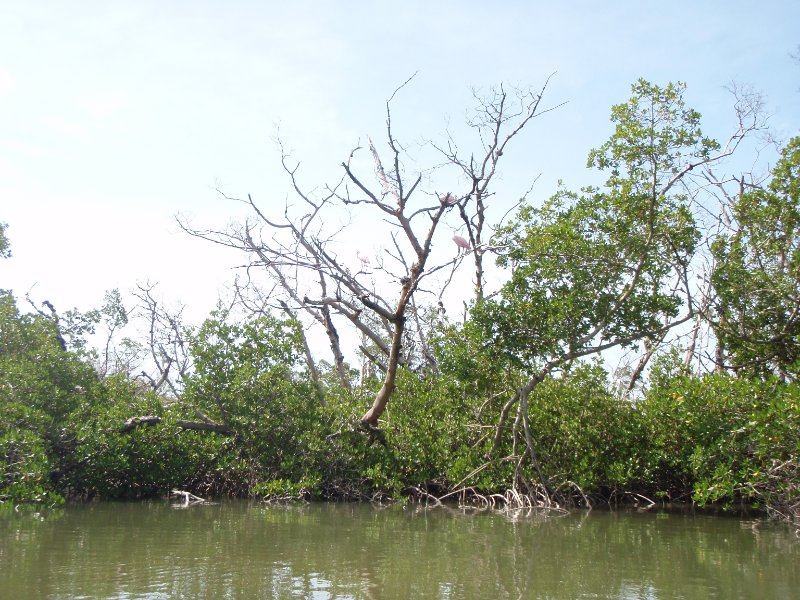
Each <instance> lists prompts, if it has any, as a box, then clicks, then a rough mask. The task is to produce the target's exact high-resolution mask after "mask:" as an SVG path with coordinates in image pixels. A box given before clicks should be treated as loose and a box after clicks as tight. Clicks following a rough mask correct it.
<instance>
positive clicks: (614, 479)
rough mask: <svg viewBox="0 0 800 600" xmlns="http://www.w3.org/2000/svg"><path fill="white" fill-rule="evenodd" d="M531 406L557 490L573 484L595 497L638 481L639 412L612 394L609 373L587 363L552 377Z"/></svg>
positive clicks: (542, 456)
mask: <svg viewBox="0 0 800 600" xmlns="http://www.w3.org/2000/svg"><path fill="white" fill-rule="evenodd" d="M528 407H529V415H528V419H529V422H530V428H531V430H532V431H533V432H534V436H535V444H536V448H537V450H538V454H539V458H540V461H541V466H542V469H543V470H544V471H545V473H546V474H547V477H548V479H549V480H550V481H551V482H552V484H553V485H554V486H555V485H559V484H564V483H566V482H573V483H575V484H577V485H578V486H580V487H581V488H582V490H583V491H584V492H585V493H593V492H599V491H602V490H603V489H605V488H623V489H624V488H625V486H627V485H629V484H631V483H636V482H637V479H638V476H639V473H640V465H639V457H638V456H637V452H638V450H639V448H640V444H641V442H642V440H641V437H640V435H639V428H638V425H639V419H638V413H637V412H636V410H635V409H634V407H633V406H631V404H630V403H628V402H627V401H625V400H621V399H619V398H617V397H615V396H614V395H613V394H611V393H610V391H609V390H608V377H607V374H606V373H605V371H604V370H603V369H601V368H600V367H598V366H595V365H588V364H585V365H580V366H577V367H576V368H574V369H573V370H571V371H570V372H568V373H566V374H565V375H564V376H563V377H560V378H549V379H546V380H545V381H543V382H542V384H540V385H539V386H537V387H536V389H535V390H534V392H533V393H532V394H531V396H530V398H529V403H528Z"/></svg>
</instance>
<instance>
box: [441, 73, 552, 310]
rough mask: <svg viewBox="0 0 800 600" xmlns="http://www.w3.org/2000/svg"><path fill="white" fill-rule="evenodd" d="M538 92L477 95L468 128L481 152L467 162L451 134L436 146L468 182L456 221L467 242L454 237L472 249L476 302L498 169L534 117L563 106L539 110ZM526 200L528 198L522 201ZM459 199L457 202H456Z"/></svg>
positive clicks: (481, 287)
mask: <svg viewBox="0 0 800 600" xmlns="http://www.w3.org/2000/svg"><path fill="white" fill-rule="evenodd" d="M551 77H552V75H551V76H550V77H548V78H547V80H546V81H545V83H544V85H543V86H542V87H541V89H539V90H538V91H534V90H531V89H515V90H513V91H512V92H511V93H509V91H507V90H506V88H505V86H503V85H500V86H498V87H496V88H492V89H490V90H489V92H488V94H485V95H481V94H479V93H478V92H477V91H474V92H473V97H474V98H475V101H476V102H477V107H476V109H475V115H474V117H473V118H472V119H470V120H469V121H468V123H467V124H468V125H469V127H470V128H471V129H472V130H473V131H474V132H475V133H476V134H477V136H478V139H479V140H480V146H481V148H480V152H479V153H478V154H477V155H476V154H475V153H473V152H470V154H469V157H468V158H467V156H466V155H465V154H464V153H463V151H462V150H461V149H460V148H459V147H458V144H457V143H456V141H455V139H454V138H453V136H452V135H449V136H448V138H447V141H446V143H445V144H433V146H434V148H436V149H437V150H438V151H439V152H440V153H441V154H442V155H443V156H444V158H445V160H446V161H447V163H448V164H449V165H452V166H454V167H456V168H457V169H458V170H459V171H461V174H462V176H463V177H465V178H466V181H467V184H468V185H469V189H468V191H467V193H466V194H464V195H463V196H461V197H459V198H458V199H457V201H456V206H457V209H458V216H459V219H460V220H461V222H462V223H463V225H464V228H465V233H466V236H467V238H463V237H461V236H456V238H454V241H455V242H456V244H458V245H459V247H462V248H465V249H470V250H471V252H470V254H471V256H472V262H473V265H474V269H475V280H474V284H475V300H476V301H480V300H482V299H483V297H484V285H485V271H484V262H483V259H484V256H485V255H486V253H487V252H489V251H490V250H491V248H490V247H489V245H488V239H487V238H486V237H485V228H486V225H487V214H486V213H487V209H488V208H489V204H488V202H489V199H490V198H491V197H492V196H493V192H492V188H491V184H492V181H493V179H494V178H495V176H496V175H497V172H498V164H499V163H500V161H501V158H502V157H503V155H504V153H505V152H506V151H507V149H508V145H509V144H510V143H511V141H512V140H513V139H514V138H515V137H516V136H517V135H518V134H519V133H521V132H522V130H523V129H524V128H525V127H526V126H527V125H528V124H529V123H530V121H531V120H533V119H534V118H536V117H538V116H541V115H543V114H545V113H548V112H550V111H552V110H555V109H557V108H559V107H560V106H563V105H564V104H565V103H561V104H558V105H555V106H552V107H548V108H544V109H541V108H540V105H541V102H542V98H543V97H544V93H545V91H546V89H547V85H548V84H549V82H550V78H551ZM523 197H524V196H523ZM454 200H455V198H454Z"/></svg>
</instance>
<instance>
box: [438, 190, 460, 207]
mask: <svg viewBox="0 0 800 600" xmlns="http://www.w3.org/2000/svg"><path fill="white" fill-rule="evenodd" d="M439 202H441V203H442V204H445V205H447V206H453V205H454V204H455V203H456V202H458V198H456V197H455V196H453V194H451V193H450V192H447V193H446V194H442V195H441V196H439Z"/></svg>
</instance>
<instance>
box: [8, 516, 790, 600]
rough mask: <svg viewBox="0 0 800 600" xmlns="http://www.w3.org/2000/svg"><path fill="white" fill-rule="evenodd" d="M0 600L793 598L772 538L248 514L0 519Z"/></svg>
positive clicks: (746, 531)
mask: <svg viewBox="0 0 800 600" xmlns="http://www.w3.org/2000/svg"><path fill="white" fill-rule="evenodd" d="M0 566H1V567H2V568H1V569H0V597H2V598H53V599H77V598H118V599H127V598H147V599H157V598H312V599H315V600H316V599H319V600H323V599H329V598H342V599H345V598H346V599H354V600H355V599H378V598H386V599H389V598H442V599H445V598H514V599H516V598H547V599H560V598H614V599H620V600H622V599H624V600H651V599H652V600H655V599H658V600H663V599H667V598H670V599H671V598H685V599H695V598H719V599H726V600H727V599H736V598H743V599H744V598H747V599H751V598H760V599H765V598H781V599H791V598H800V576H799V575H798V566H800V543H798V542H797V540H795V539H794V535H793V532H792V531H791V530H789V529H788V528H785V527H783V526H780V525H772V524H764V523H760V522H758V521H753V520H750V521H742V520H737V519H731V518H720V517H712V516H708V515H697V514H687V513H683V514H675V513H636V512H601V511H593V512H591V513H583V512H575V513H570V514H567V515H563V514H552V513H551V514H542V513H512V514H497V513H482V514H474V513H470V514H467V513H465V512H460V511H456V510H446V509H434V510H427V511H426V510H420V509H417V508H416V507H408V508H402V507H391V508H375V507H372V506H364V505H332V504H319V505H317V504H313V505H300V506H264V505H259V504H250V503H245V502H232V503H223V504H217V505H201V506H193V507H189V508H187V509H183V510H176V509H174V508H172V507H170V505H168V504H166V503H144V504H113V503H104V504H96V505H86V506H70V507H67V508H66V509H64V510H62V511H60V512H58V513H54V514H52V515H47V514H45V515H44V516H43V517H42V518H38V519H37V518H34V517H32V516H30V515H27V516H4V517H0Z"/></svg>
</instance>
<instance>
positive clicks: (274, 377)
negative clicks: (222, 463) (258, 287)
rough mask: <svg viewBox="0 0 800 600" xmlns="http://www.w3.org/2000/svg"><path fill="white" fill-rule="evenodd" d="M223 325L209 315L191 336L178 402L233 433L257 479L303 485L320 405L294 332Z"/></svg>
mask: <svg viewBox="0 0 800 600" xmlns="http://www.w3.org/2000/svg"><path fill="white" fill-rule="evenodd" d="M226 318H227V315H225V314H223V313H218V314H215V315H213V316H212V318H211V319H208V320H206V322H205V323H204V324H203V325H202V327H200V329H199V330H198V331H197V333H196V335H195V336H194V338H193V340H192V344H191V353H192V356H193V357H194V372H193V373H192V374H191V375H190V376H189V377H188V379H187V381H186V389H185V393H184V398H183V400H184V401H185V403H186V404H187V405H190V406H194V407H197V408H200V409H201V410H203V411H204V412H206V413H207V414H208V415H209V416H211V417H212V418H214V419H218V420H219V421H220V422H221V423H223V424H225V425H226V426H228V427H229V428H230V429H231V430H232V431H233V432H234V434H235V438H236V440H237V443H238V444H239V445H240V447H241V451H242V453H243V457H244V458H245V459H246V460H248V461H251V462H252V468H254V469H256V470H255V471H254V473H253V476H254V477H255V478H256V479H259V480H260V479H273V478H274V479H279V478H283V477H287V476H288V477H293V478H299V477H302V476H304V475H306V471H307V469H308V468H313V464H314V456H313V455H314V453H315V451H316V450H315V448H316V445H315V443H314V442H313V439H315V434H314V432H315V429H316V428H317V427H318V426H319V423H320V417H319V410H320V401H319V397H318V392H317V389H316V387H315V386H314V385H313V383H312V382H311V380H310V378H309V377H308V375H307V373H306V371H305V368H304V365H303V363H302V361H301V360H300V357H301V353H302V337H301V329H300V327H301V326H300V324H299V323H298V322H297V321H293V320H281V319H277V318H274V317H272V316H269V315H262V316H259V317H256V318H251V319H246V320H244V321H243V322H241V323H229V322H228V321H227V320H226ZM189 414H191V412H190V413H189ZM256 464H257V466H256Z"/></svg>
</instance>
